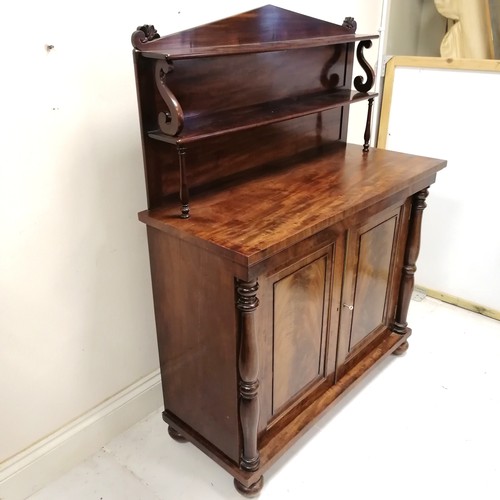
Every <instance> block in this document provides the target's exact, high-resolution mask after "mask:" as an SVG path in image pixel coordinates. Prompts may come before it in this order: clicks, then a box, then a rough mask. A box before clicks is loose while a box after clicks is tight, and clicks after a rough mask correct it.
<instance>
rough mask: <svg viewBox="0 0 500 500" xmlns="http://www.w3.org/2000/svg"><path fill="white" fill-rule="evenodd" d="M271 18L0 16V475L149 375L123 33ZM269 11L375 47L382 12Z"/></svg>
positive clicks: (41, 8)
mask: <svg viewBox="0 0 500 500" xmlns="http://www.w3.org/2000/svg"><path fill="white" fill-rule="evenodd" d="M264 3H265V2H251V1H238V2H236V1H234V2H225V1H214V2H210V3H200V2H198V1H196V2H195V1H187V0H186V1H184V2H182V3H181V4H175V5H173V4H172V3H171V2H165V1H164V0H162V1H158V0H150V1H149V2H141V3H138V2H129V1H123V0H122V1H120V2H118V1H116V0H112V1H108V2H97V1H92V0H91V1H90V2H87V3H86V4H85V7H84V6H83V4H75V3H74V2H67V1H65V2H63V1H61V0H47V1H44V2H37V1H34V0H27V1H26V2H2V4H1V7H0V18H1V19H3V21H4V31H5V33H4V36H3V40H4V47H3V51H2V78H1V79H0V99H1V101H0V109H1V113H0V125H1V134H0V140H1V147H0V154H1V163H0V176H1V177H0V228H1V242H0V343H1V344H0V345H1V349H0V395H1V401H2V410H1V411H0V462H1V461H2V460H5V459H7V458H8V457H12V456H14V455H16V454H18V453H19V452H20V451H21V450H23V449H25V448H27V447H29V446H30V445H32V444H33V443H34V442H36V441H38V440H40V439H42V438H44V437H46V436H48V435H51V434H52V433H54V432H55V431H56V430H57V429H59V428H61V427H62V426H64V425H66V424H67V423H68V422H71V421H73V420H74V419H76V418H77V417H79V416H81V415H85V413H86V412H88V411H89V410H90V409H92V408H93V407H95V406H96V405H98V404H99V403H101V402H102V401H104V400H106V399H107V398H109V397H111V396H113V395H114V394H116V393H118V392H119V391H120V390H122V389H123V388H125V387H127V386H130V385H131V384H132V383H133V382H135V381H136V380H138V379H140V378H141V377H143V376H145V375H147V374H148V373H151V372H153V371H154V370H155V369H157V367H158V361H157V352H156V339H155V333H154V319H153V307H152V299H151V291H150V278H149V267H148V257H147V248H146V238H145V228H144V227H143V226H142V225H141V224H140V223H139V222H138V221H137V217H136V213H137V212H138V211H139V210H142V209H144V208H145V206H146V199H145V188H144V180H143V172H142V157H141V149H140V140H139V128H138V117H137V106H136V97H135V83H134V75H133V65H132V56H131V52H132V47H131V44H130V35H131V33H132V31H133V30H134V29H135V28H136V27H137V26H138V25H140V24H144V23H148V24H154V25H155V26H156V27H157V29H158V30H159V32H160V34H167V33H169V32H174V31H178V30H181V29H184V28H187V27H192V26H194V25H196V24H200V23H204V22H208V21H210V20H213V19H217V18H221V17H225V16H227V15H231V14H234V13H237V12H241V11H245V10H249V9H251V8H254V7H257V6H260V5H263V4H264ZM276 4H277V5H278V6H281V7H285V8H288V9H290V10H296V11H299V12H302V13H305V14H309V15H312V16H316V17H319V18H323V19H327V20H331V21H333V22H337V23H341V22H342V21H343V19H344V17H346V16H354V17H355V18H356V19H357V21H358V32H364V33H366V32H368V33H372V32H376V30H377V29H378V27H379V18H380V11H381V4H382V0H375V1H374V0H358V1H352V0H350V1H348V0H344V1H337V2H335V3H333V4H332V3H325V2H324V1H323V0H321V1H316V0H310V1H309V2H307V3H305V2H302V1H301V2H299V1H281V2H277V3H276ZM178 5H180V6H178ZM47 44H51V45H54V49H53V50H52V51H50V52H47V50H46V48H45V47H46V45H47ZM372 54H373V55H375V54H376V46H375V47H374V48H373V49H372ZM372 60H373V61H374V56H372ZM365 113H366V109H365V108H364V109H363V112H362V115H363V117H364V115H365ZM363 127H364V119H363V120H360V125H359V129H358V130H355V131H352V133H351V137H355V138H358V140H357V142H361V141H362V134H363Z"/></svg>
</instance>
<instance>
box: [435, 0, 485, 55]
mask: <svg viewBox="0 0 500 500" xmlns="http://www.w3.org/2000/svg"><path fill="white" fill-rule="evenodd" d="M434 3H435V4H436V9H437V10H438V12H439V13H440V14H441V15H443V16H444V17H446V18H448V19H449V20H450V21H449V26H450V29H449V30H448V32H447V33H446V35H445V36H444V38H443V41H442V42H441V57H452V58H461V59H463V58H466V59H489V58H491V57H492V54H491V41H490V36H489V34H490V30H491V28H490V20H489V19H488V14H487V12H488V9H487V4H486V1H485V0H434Z"/></svg>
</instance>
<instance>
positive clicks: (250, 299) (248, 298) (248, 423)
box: [236, 280, 260, 472]
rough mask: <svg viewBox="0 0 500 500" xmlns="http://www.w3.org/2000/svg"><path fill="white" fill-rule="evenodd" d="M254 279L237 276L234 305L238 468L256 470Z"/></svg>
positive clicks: (256, 382)
mask: <svg viewBox="0 0 500 500" xmlns="http://www.w3.org/2000/svg"><path fill="white" fill-rule="evenodd" d="M258 288H259V284H258V282H257V280H254V281H241V280H236V308H237V310H238V311H239V315H240V327H239V330H240V331H239V334H240V351H239V358H238V371H239V384H238V385H239V387H238V389H239V400H240V401H239V408H240V425H241V434H242V438H243V449H242V453H241V457H240V468H241V469H243V470H246V471H250V472H253V471H256V470H257V469H258V468H259V465H260V457H259V450H258V447H257V427H258V423H259V398H258V391H259V380H258V375H259V355H258V343H257V333H256V331H255V317H254V312H255V309H257V306H258V305H259V299H258V298H257V290H258Z"/></svg>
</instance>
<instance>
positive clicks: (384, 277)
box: [349, 217, 397, 350]
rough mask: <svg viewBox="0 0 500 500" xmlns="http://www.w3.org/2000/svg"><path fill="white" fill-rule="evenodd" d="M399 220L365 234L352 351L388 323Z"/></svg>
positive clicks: (361, 246) (386, 223)
mask: <svg viewBox="0 0 500 500" xmlns="http://www.w3.org/2000/svg"><path fill="white" fill-rule="evenodd" d="M396 221H397V217H392V218H391V219H389V220H387V221H385V222H383V223H382V224H379V225H378V226H376V227H374V228H372V229H370V230H368V231H366V232H365V233H363V234H361V236H360V242H359V260H358V269H357V271H358V272H357V278H356V292H355V296H354V303H355V304H356V307H355V309H354V311H353V318H352V334H351V341H350V346H349V350H352V349H353V348H354V347H355V346H356V344H358V343H359V342H360V341H361V340H363V339H364V338H365V337H366V336H367V335H369V334H370V333H371V332H372V331H373V330H374V329H375V328H377V327H378V326H379V325H380V324H381V323H382V322H383V320H384V311H385V305H386V297H387V288H388V282H389V272H390V265H391V255H392V247H393V243H394V236H395V229H396Z"/></svg>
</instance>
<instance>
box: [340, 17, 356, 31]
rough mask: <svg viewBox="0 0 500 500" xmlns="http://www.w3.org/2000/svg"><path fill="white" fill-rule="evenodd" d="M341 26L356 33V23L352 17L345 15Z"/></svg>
mask: <svg viewBox="0 0 500 500" xmlns="http://www.w3.org/2000/svg"><path fill="white" fill-rule="evenodd" d="M342 27H343V28H347V29H348V30H349V31H350V32H351V33H356V30H357V29H358V23H357V22H356V21H355V20H354V17H346V18H345V19H344V22H343V23H342Z"/></svg>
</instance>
